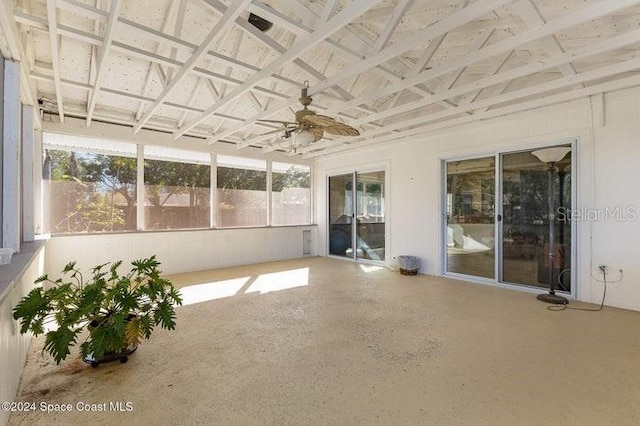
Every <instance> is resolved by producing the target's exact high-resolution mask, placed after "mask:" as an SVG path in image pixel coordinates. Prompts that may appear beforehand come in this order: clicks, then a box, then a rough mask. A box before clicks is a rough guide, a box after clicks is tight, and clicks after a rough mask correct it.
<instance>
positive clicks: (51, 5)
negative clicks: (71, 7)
mask: <svg viewBox="0 0 640 426" xmlns="http://www.w3.org/2000/svg"><path fill="white" fill-rule="evenodd" d="M47 17H48V19H49V44H50V46H51V64H52V65H53V86H54V88H55V91H56V103H57V104H58V117H59V118H60V121H61V122H63V123H64V99H63V95H62V85H61V84H60V78H61V77H60V46H59V45H58V10H57V8H56V0H47Z"/></svg>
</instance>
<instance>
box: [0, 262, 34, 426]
mask: <svg viewBox="0 0 640 426" xmlns="http://www.w3.org/2000/svg"><path fill="white" fill-rule="evenodd" d="M16 256H17V255H16ZM16 256H14V262H17V261H16V260H15V258H16ZM25 256H26V255H25ZM43 267H44V250H39V251H38V254H37V255H36V256H35V257H34V258H33V259H32V260H31V263H30V264H29V266H27V268H26V270H25V271H24V272H23V273H22V276H21V277H20V278H18V279H17V280H16V281H14V282H12V283H11V284H9V287H8V288H7V289H6V291H5V292H2V293H0V401H13V400H14V398H15V396H16V393H17V391H18V385H19V384H20V377H21V376H22V368H23V367H24V363H25V361H26V358H27V351H28V349H29V343H30V342H31V335H29V334H25V335H22V334H20V324H19V323H18V321H15V320H14V319H13V312H12V311H13V307H14V306H15V305H16V304H17V303H18V302H19V301H20V299H22V297H24V296H26V295H27V294H28V293H29V292H30V291H31V289H32V288H34V287H35V285H34V284H33V282H34V281H35V279H36V278H38V277H39V276H40V275H42V271H43ZM9 414H10V412H9V411H5V410H0V425H4V424H6V423H7V422H8V420H9Z"/></svg>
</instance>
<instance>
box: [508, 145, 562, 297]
mask: <svg viewBox="0 0 640 426" xmlns="http://www.w3.org/2000/svg"><path fill="white" fill-rule="evenodd" d="M533 151H534V150H532V151H526V152H517V153H511V154H503V155H502V188H503V196H502V209H503V225H502V226H503V228H502V235H503V238H502V257H503V258H502V262H501V264H502V271H501V272H502V281H503V282H508V283H514V284H524V285H529V286H535V287H543V288H549V281H550V279H551V278H550V272H552V273H553V278H552V279H553V280H554V282H555V288H556V289H558V290H561V291H571V282H570V275H571V274H570V268H571V266H570V265H571V259H570V254H571V223H570V222H569V220H568V218H569V209H570V208H571V154H570V153H569V154H567V155H565V157H564V158H563V159H562V160H560V161H559V162H557V163H543V162H542V161H541V160H539V159H538V158H537V157H536V156H535V155H533V154H532V152H533ZM549 179H552V182H553V187H552V193H553V199H552V200H550V199H549ZM551 209H553V214H554V216H551ZM551 217H553V218H554V221H553V222H554V226H553V229H551V227H550V226H549V223H550V220H549V219H550V218H551ZM552 233H553V234H552ZM550 240H553V241H554V243H553V246H554V253H553V254H554V256H553V261H552V262H553V271H549V264H550V263H551V262H550V260H549V259H550V257H549V251H550V250H549V241H550Z"/></svg>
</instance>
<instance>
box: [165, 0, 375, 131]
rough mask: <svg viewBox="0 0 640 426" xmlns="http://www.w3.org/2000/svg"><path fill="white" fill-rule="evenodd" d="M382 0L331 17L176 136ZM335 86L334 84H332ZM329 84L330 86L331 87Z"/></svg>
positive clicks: (353, 7)
mask: <svg viewBox="0 0 640 426" xmlns="http://www.w3.org/2000/svg"><path fill="white" fill-rule="evenodd" d="M380 1H381V0H370V1H368V2H366V3H364V4H363V3H360V2H356V3H352V4H350V5H349V6H348V7H346V8H345V9H343V10H342V12H340V14H338V15H336V16H334V17H333V18H331V19H330V20H329V21H328V22H327V23H326V25H322V26H321V28H319V29H318V30H316V31H314V32H313V33H312V34H311V35H309V36H308V37H306V38H304V39H303V40H300V41H299V42H298V43H296V45H294V46H293V47H292V48H291V49H289V50H287V51H286V52H284V53H283V54H282V55H280V56H279V57H278V58H276V59H274V60H273V61H272V62H271V63H270V64H269V65H268V66H267V67H265V68H263V69H262V70H261V71H259V72H257V73H255V74H254V75H252V76H251V77H250V78H249V79H248V80H247V81H246V82H245V83H244V84H243V85H241V86H240V87H237V88H235V89H234V90H233V91H232V92H231V93H230V94H229V95H228V96H225V97H224V98H223V99H221V100H220V101H218V102H216V103H215V104H214V105H213V106H211V107H210V108H208V109H207V110H206V111H205V113H204V114H202V115H200V116H198V117H197V118H196V119H195V120H193V121H192V122H190V123H188V124H186V125H184V126H183V127H182V128H180V129H178V131H177V132H176V134H175V135H174V137H175V138H178V137H180V136H182V135H183V134H184V133H186V132H187V131H189V129H191V128H192V127H194V126H197V125H198V124H200V123H202V122H203V121H204V120H206V119H207V118H208V117H209V116H210V115H211V114H213V113H214V112H216V111H217V110H218V109H220V108H221V107H222V106H224V105H226V104H227V103H229V102H231V101H232V100H233V99H235V98H237V97H239V96H241V95H243V94H244V93H246V92H247V91H248V90H250V89H251V88H252V87H253V86H255V85H256V84H257V83H258V82H259V81H260V80H261V79H262V78H264V77H266V76H269V75H271V74H273V73H274V72H275V71H276V70H277V69H278V68H280V67H282V66H284V65H285V64H287V63H289V62H291V61H293V60H295V59H296V58H297V57H298V56H299V55H300V54H302V53H303V52H306V51H308V50H310V49H312V48H313V47H315V46H317V45H318V44H319V43H321V42H322V41H323V40H324V39H326V38H327V37H329V36H330V35H331V34H333V33H335V32H336V31H338V30H340V29H341V28H342V27H343V26H345V25H347V24H348V23H350V22H351V21H352V20H353V19H355V18H356V17H358V16H360V15H361V14H362V13H364V12H365V11H367V10H368V9H369V8H371V7H372V6H374V5H375V4H376V3H378V2H380ZM331 86H333V85H331ZM331 86H328V87H331Z"/></svg>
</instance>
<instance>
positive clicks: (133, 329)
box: [124, 317, 142, 345]
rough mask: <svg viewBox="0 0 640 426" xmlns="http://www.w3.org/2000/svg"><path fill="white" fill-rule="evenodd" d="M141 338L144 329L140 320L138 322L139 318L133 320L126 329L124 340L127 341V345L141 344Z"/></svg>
mask: <svg viewBox="0 0 640 426" xmlns="http://www.w3.org/2000/svg"><path fill="white" fill-rule="evenodd" d="M141 337H142V327H141V324H140V320H138V317H135V318H132V319H131V320H129V322H127V324H126V325H125V327H124V338H125V340H126V341H127V345H138V344H140V338H141Z"/></svg>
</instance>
